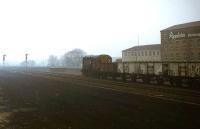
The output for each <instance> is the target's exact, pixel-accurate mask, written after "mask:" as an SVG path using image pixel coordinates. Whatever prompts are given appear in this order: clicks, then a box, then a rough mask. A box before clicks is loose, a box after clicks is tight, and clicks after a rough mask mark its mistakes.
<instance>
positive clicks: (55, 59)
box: [48, 55, 59, 67]
mask: <svg viewBox="0 0 200 129" xmlns="http://www.w3.org/2000/svg"><path fill="white" fill-rule="evenodd" d="M58 65H59V60H58V57H57V56H54V55H50V56H49V59H48V66H50V67H55V66H58Z"/></svg>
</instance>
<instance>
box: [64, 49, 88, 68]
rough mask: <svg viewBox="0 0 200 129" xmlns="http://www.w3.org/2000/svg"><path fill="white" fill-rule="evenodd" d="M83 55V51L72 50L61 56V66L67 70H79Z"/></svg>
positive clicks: (84, 53)
mask: <svg viewBox="0 0 200 129" xmlns="http://www.w3.org/2000/svg"><path fill="white" fill-rule="evenodd" d="M85 55H86V52H84V51H83V50H81V49H78V48H76V49H73V50H71V51H69V52H67V53H66V54H64V55H63V57H62V58H61V62H62V65H63V66H66V67H69V68H81V65H82V59H83V56H85Z"/></svg>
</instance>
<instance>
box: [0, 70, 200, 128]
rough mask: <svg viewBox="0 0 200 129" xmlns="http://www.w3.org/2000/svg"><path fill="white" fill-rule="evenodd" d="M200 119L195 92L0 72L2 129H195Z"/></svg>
mask: <svg viewBox="0 0 200 129" xmlns="http://www.w3.org/2000/svg"><path fill="white" fill-rule="evenodd" d="M68 72H69V71H68ZM199 115H200V91H199V90H192V89H186V88H177V87H172V86H159V85H153V84H151V85H149V84H144V83H133V82H122V81H113V80H111V79H110V80H105V79H95V78H91V77H85V76H82V75H81V74H79V73H78V74H77V73H76V72H74V74H73V73H72V71H70V72H69V73H56V72H46V71H45V70H41V69H40V70H34V69H33V70H23V69H21V70H17V69H10V70H9V69H8V70H1V71H0V128H1V129H130V128H134V129H144V128H149V129H197V128H198V127H199V126H200V124H199V123H200V119H199Z"/></svg>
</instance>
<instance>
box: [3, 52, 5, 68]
mask: <svg viewBox="0 0 200 129" xmlns="http://www.w3.org/2000/svg"><path fill="white" fill-rule="evenodd" d="M5 60H6V54H4V55H3V67H4V66H5Z"/></svg>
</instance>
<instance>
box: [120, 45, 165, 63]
mask: <svg viewBox="0 0 200 129" xmlns="http://www.w3.org/2000/svg"><path fill="white" fill-rule="evenodd" d="M160 60H161V55H160V44H152V45H143V46H135V47H132V48H128V49H126V50H123V51H122V62H134V61H160Z"/></svg>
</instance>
